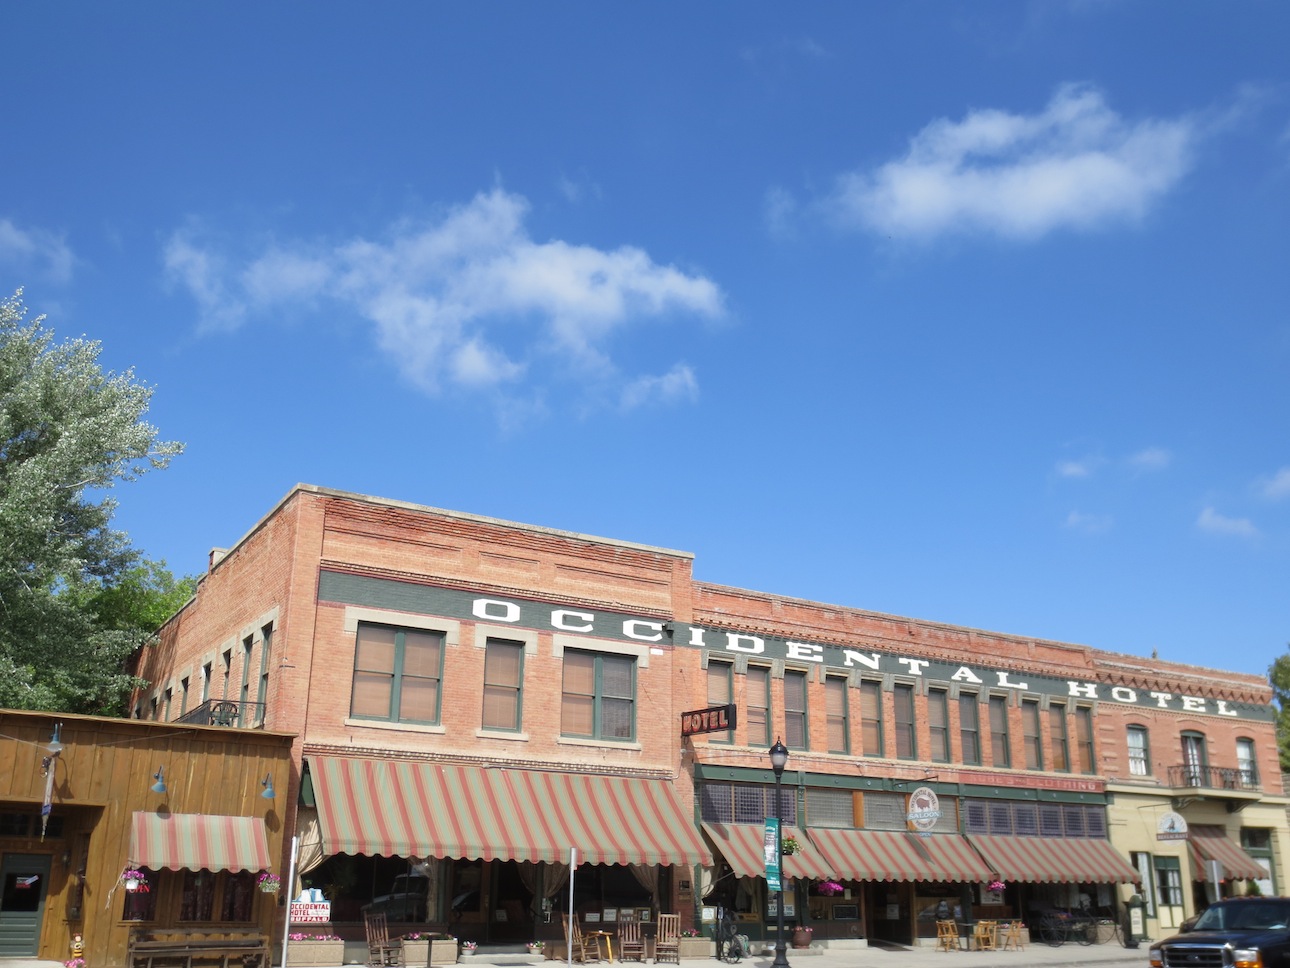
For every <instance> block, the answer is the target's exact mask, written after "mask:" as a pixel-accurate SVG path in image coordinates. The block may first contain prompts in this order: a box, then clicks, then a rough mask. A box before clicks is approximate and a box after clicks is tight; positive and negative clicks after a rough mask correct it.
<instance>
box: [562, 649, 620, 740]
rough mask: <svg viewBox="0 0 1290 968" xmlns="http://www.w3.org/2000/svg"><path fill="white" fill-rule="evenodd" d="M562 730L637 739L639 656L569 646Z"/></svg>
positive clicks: (566, 733) (605, 736)
mask: <svg viewBox="0 0 1290 968" xmlns="http://www.w3.org/2000/svg"><path fill="white" fill-rule="evenodd" d="M560 732H561V733H562V734H563V735H565V736H582V737H586V738H589V739H608V740H630V739H634V738H635V736H636V660H635V659H634V658H632V657H631V656H625V655H611V654H608V653H600V652H579V651H576V650H573V649H566V650H565V653H564V691H563V695H562V697H561V707H560Z"/></svg>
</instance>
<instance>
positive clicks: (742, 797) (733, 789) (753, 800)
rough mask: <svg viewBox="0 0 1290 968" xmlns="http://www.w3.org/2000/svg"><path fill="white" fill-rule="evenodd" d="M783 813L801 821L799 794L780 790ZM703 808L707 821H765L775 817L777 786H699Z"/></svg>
mask: <svg viewBox="0 0 1290 968" xmlns="http://www.w3.org/2000/svg"><path fill="white" fill-rule="evenodd" d="M780 810H781V813H780V816H781V817H782V818H783V820H784V823H785V824H789V825H793V826H795V825H796V824H797V793H796V791H795V789H794V788H793V787H791V786H787V787H782V788H781V790H780ZM699 811H700V816H701V817H702V818H703V821H704V822H705V823H755V824H761V823H765V821H766V818H767V817H773V816H775V787H774V785H763V784H760V783H708V782H705V783H704V784H703V785H702V786H700V787H699Z"/></svg>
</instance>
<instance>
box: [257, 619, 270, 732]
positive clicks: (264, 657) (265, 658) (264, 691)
mask: <svg viewBox="0 0 1290 968" xmlns="http://www.w3.org/2000/svg"><path fill="white" fill-rule="evenodd" d="M272 646H273V626H272V625H266V626H264V628H262V629H260V688H259V690H258V693H257V695H256V697H255V701H256V702H257V703H259V704H260V708H259V710H258V711H257V712H256V716H255V719H256V722H260V723H262V722H264V714H265V713H266V712H267V711H268V706H267V703H268V701H269V652H270V651H271V650H272Z"/></svg>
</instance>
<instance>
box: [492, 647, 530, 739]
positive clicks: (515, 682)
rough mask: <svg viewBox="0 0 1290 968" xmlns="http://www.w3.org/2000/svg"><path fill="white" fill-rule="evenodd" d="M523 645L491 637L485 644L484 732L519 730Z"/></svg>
mask: <svg viewBox="0 0 1290 968" xmlns="http://www.w3.org/2000/svg"><path fill="white" fill-rule="evenodd" d="M523 667H524V643H523V642H512V641H510V640H509V639H494V638H489V639H486V640H485V641H484V714H483V721H482V723H483V727H484V728H485V729H509V730H518V729H519V728H520V683H521V673H522V671H523Z"/></svg>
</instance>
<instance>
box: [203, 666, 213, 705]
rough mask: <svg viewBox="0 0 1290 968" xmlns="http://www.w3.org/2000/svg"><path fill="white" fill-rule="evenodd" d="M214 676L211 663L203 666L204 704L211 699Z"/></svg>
mask: <svg viewBox="0 0 1290 968" xmlns="http://www.w3.org/2000/svg"><path fill="white" fill-rule="evenodd" d="M214 674H215V673H214V670H213V669H212V668H211V663H209V662H207V663H206V664H205V665H203V666H202V702H205V701H206V700H207V699H209V698H210V697H211V676H213V675H214Z"/></svg>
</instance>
